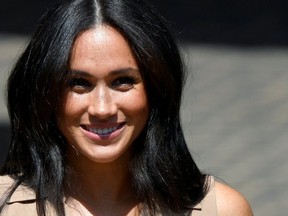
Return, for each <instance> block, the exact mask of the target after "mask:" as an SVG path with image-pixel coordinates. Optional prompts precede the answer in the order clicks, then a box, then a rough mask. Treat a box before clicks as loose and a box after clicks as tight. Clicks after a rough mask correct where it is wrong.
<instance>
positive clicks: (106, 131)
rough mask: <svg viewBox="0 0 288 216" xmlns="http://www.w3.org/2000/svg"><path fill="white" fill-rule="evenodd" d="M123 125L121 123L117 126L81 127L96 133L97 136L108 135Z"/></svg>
mask: <svg viewBox="0 0 288 216" xmlns="http://www.w3.org/2000/svg"><path fill="white" fill-rule="evenodd" d="M124 125H125V123H121V124H120V125H118V126H114V127H107V128H95V127H87V126H83V128H84V129H85V130H87V131H89V132H91V133H94V134H97V135H99V136H108V135H110V134H112V133H113V132H115V131H116V130H118V129H120V128H122V127H123V126H124Z"/></svg>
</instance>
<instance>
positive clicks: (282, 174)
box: [0, 0, 288, 216]
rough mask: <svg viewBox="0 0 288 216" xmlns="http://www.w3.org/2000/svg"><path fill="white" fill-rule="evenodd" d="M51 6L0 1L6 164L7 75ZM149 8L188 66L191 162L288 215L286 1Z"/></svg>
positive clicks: (1, 152) (159, 3)
mask: <svg viewBox="0 0 288 216" xmlns="http://www.w3.org/2000/svg"><path fill="white" fill-rule="evenodd" d="M54 2H55V1H54V0H29V1H20V0H1V7H0V87H1V91H0V96H1V98H0V99H1V103H0V138H1V142H0V163H1V162H3V160H4V158H5V156H6V152H7V148H8V144H9V139H10V132H9V121H8V116H7V111H6V106H5V91H4V89H5V82H6V79H7V76H8V73H9V70H10V69H11V67H12V66H13V64H14V63H15V60H16V59H17V56H19V53H20V52H21V50H23V49H24V47H25V45H26V44H27V41H28V40H29V36H30V35H31V33H32V32H33V29H34V28H35V26H36V23H37V20H38V19H39V18H40V17H41V15H42V14H43V13H44V12H45V10H46V9H47V8H48V7H50V6H51V5H52V4H53V3H54ZM150 2H151V3H152V4H153V5H155V7H156V9H157V10H158V11H160V12H161V14H162V15H163V16H164V18H165V19H167V21H168V22H169V24H170V27H171V29H173V31H174V33H175V37H176V38H177V39H178V41H179V45H180V47H181V50H182V53H183V58H184V60H185V63H186V69H187V72H188V78H187V83H186V87H185V94H184V97H183V107H182V122H183V128H184V131H185V135H186V137H187V142H188V143H189V147H190V150H191V152H192V154H193V156H194V159H195V160H196V161H197V163H198V164H199V166H200V168H201V169H203V171H205V172H207V173H211V174H213V175H215V176H217V177H219V178H221V179H223V180H224V181H225V182H227V183H228V184H230V185H232V186H233V187H235V188H236V189H238V190H239V191H241V192H242V193H243V194H244V195H245V196H246V198H247V199H248V200H249V202H250V203H251V205H252V208H253V210H254V213H255V215H273V216H284V215H287V212H288V190H287V184H288V172H287V170H288V157H287V153H288V144H287V141H288V133H287V129H288V71H287V69H288V13H287V9H288V2H287V1H284V0H283V1H279V0H278V1H277V0H276V1H272V0H258V1H257V0H254V1H253V0H252V1H228V0H218V1H213V0H201V1H200V0H181V1H175V0H150ZM285 170H286V171H285Z"/></svg>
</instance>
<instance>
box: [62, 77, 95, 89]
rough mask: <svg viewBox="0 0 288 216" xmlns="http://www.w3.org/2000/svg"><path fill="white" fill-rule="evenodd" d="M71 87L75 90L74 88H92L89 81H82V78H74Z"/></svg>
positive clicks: (70, 82)
mask: <svg viewBox="0 0 288 216" xmlns="http://www.w3.org/2000/svg"><path fill="white" fill-rule="evenodd" d="M68 83H69V87H70V88H73V87H76V86H78V87H90V86H91V85H90V83H89V81H87V80H86V79H82V78H72V79H71V80H69V82H68Z"/></svg>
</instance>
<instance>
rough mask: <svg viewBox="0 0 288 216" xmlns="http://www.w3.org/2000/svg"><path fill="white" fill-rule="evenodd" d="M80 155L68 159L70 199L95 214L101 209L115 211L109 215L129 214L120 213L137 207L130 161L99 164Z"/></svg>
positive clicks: (68, 191)
mask: <svg viewBox="0 0 288 216" xmlns="http://www.w3.org/2000/svg"><path fill="white" fill-rule="evenodd" d="M74 156H75V155H74ZM77 157H78V158H77V160H75V159H74V160H69V158H68V160H67V163H68V168H67V169H68V171H67V175H66V182H68V185H66V189H65V193H66V197H68V199H70V200H71V201H72V202H77V203H80V205H81V206H82V207H83V208H85V209H86V210H88V209H89V211H90V212H94V213H95V215H98V213H99V212H101V213H103V212H106V213H107V209H108V211H109V210H111V211H113V214H112V212H110V213H108V214H107V215H114V214H115V215H117V214H118V215H127V214H122V213H121V214H120V212H130V211H132V210H133V209H134V210H133V211H135V208H136V209H137V207H136V206H137V205H138V203H139V202H138V200H137V199H136V197H135V193H134V191H133V188H132V183H131V178H130V174H129V170H128V161H129V160H120V161H115V162H112V163H95V162H93V161H90V160H89V159H87V158H83V156H81V155H80V154H79V155H77ZM78 159H79V160H78ZM116 209H118V210H117V211H116ZM136 211H137V210H136ZM116 212H117V214H116ZM96 213H97V214H96ZM100 215H102V214H100Z"/></svg>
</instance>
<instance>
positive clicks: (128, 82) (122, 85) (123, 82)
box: [112, 77, 137, 91]
mask: <svg viewBox="0 0 288 216" xmlns="http://www.w3.org/2000/svg"><path fill="white" fill-rule="evenodd" d="M136 83H137V80H136V79H135V78H134V77H118V78H116V79H115V80H114V81H113V82H112V86H113V88H115V89H117V90H119V91H128V90H130V89H132V88H133V87H134V85H135V84H136Z"/></svg>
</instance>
